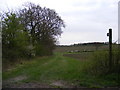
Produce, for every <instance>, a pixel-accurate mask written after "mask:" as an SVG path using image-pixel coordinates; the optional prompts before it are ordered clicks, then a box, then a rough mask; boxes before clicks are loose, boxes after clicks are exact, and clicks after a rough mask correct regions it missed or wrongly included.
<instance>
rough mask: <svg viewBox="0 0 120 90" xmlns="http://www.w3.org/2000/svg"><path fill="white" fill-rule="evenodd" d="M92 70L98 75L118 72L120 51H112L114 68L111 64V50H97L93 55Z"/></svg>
mask: <svg viewBox="0 0 120 90" xmlns="http://www.w3.org/2000/svg"><path fill="white" fill-rule="evenodd" d="M90 59H91V64H90V65H89V66H90V69H91V70H90V72H91V73H93V74H95V75H96V74H97V75H104V74H110V73H118V72H119V70H120V67H119V66H120V51H119V50H116V49H113V51H112V67H111V68H112V70H111V71H110V66H109V51H96V52H94V53H93V55H92V56H91V58H90Z"/></svg>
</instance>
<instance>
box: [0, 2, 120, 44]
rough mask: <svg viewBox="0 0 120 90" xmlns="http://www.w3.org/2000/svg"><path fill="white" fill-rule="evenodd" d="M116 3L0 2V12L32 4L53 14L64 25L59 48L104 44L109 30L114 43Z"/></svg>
mask: <svg viewBox="0 0 120 90" xmlns="http://www.w3.org/2000/svg"><path fill="white" fill-rule="evenodd" d="M118 1H119V0H0V10H2V11H4V10H7V8H10V9H15V8H20V7H21V5H22V4H24V2H33V3H35V4H39V5H40V6H42V7H48V8H51V9H54V10H56V12H57V13H58V14H59V15H60V16H61V18H62V19H63V20H64V22H65V24H66V28H65V29H63V34H62V35H61V38H59V42H60V44H73V43H81V42H92V41H103V42H104V41H105V42H106V41H108V37H107V35H106V34H107V32H108V29H109V28H112V29H113V41H116V40H118Z"/></svg>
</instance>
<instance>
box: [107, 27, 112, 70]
mask: <svg viewBox="0 0 120 90" xmlns="http://www.w3.org/2000/svg"><path fill="white" fill-rule="evenodd" d="M107 36H109V70H110V71H111V69H112V29H109V33H107Z"/></svg>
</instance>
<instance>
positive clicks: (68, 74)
mask: <svg viewBox="0 0 120 90" xmlns="http://www.w3.org/2000/svg"><path fill="white" fill-rule="evenodd" d="M60 48H61V47H60ZM69 48H70V47H69ZM72 48H73V47H72ZM57 49H59V48H57ZM59 50H60V49H59ZM64 50H65V49H64V48H62V50H61V51H62V52H61V51H60V52H58V51H57V52H55V53H54V55H53V56H46V57H36V58H33V59H32V60H29V61H28V60H26V61H21V63H17V64H16V65H13V67H11V68H8V69H6V70H5V71H4V72H3V87H21V88H48V87H49V88H68V87H71V88H75V87H80V88H81V87H88V88H100V87H116V86H118V83H117V81H116V80H115V79H114V77H116V76H114V74H113V75H112V76H111V75H110V76H109V75H108V76H103V77H102V76H101V77H99V76H95V75H91V74H89V73H87V72H86V68H88V66H89V64H90V63H91V60H90V59H89V58H90V56H92V54H93V52H80V53H68V52H65V51H64ZM111 77H112V78H111ZM108 78H109V79H108Z"/></svg>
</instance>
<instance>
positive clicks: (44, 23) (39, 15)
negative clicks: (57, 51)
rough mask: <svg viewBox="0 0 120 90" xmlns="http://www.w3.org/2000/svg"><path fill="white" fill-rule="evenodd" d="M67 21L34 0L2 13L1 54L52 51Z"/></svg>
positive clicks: (12, 55) (14, 55) (8, 56)
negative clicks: (20, 7) (36, 3)
mask: <svg viewBox="0 0 120 90" xmlns="http://www.w3.org/2000/svg"><path fill="white" fill-rule="evenodd" d="M62 27H65V24H64V21H63V20H62V19H61V17H60V16H59V15H58V14H57V13H56V12H55V10H52V9H49V8H46V7H44V8H42V7H40V6H39V5H35V4H33V3H27V4H25V6H24V8H23V9H20V10H18V11H9V12H5V13H3V14H2V55H3V58H5V59H9V60H10V59H11V60H13V59H16V58H24V57H32V56H43V55H52V54H53V49H54V48H55V45H56V42H57V38H58V36H60V35H61V34H62Z"/></svg>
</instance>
